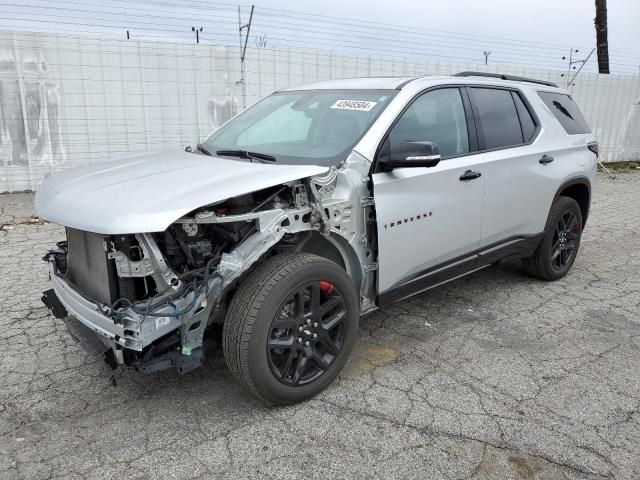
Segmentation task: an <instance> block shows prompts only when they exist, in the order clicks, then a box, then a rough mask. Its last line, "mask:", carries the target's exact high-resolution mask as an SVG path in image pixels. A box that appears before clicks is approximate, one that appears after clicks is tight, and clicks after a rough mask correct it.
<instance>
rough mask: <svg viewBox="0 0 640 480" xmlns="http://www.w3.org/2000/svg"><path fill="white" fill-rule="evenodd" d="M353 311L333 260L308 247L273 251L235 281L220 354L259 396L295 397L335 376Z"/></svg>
mask: <svg viewBox="0 0 640 480" xmlns="http://www.w3.org/2000/svg"><path fill="white" fill-rule="evenodd" d="M359 317H360V298H359V296H358V292H357V290H356V287H355V285H354V283H353V280H352V279H351V277H350V276H349V275H348V274H347V272H346V271H345V270H344V268H342V267H341V266H340V265H338V264H337V263H335V262H332V261H331V260H328V259H326V258H323V257H319V256H317V255H312V254H309V253H295V254H282V255H276V256H273V257H271V258H268V259H266V260H264V261H263V262H262V263H261V264H260V265H258V266H257V267H256V268H255V269H254V270H253V271H252V272H250V273H249V274H247V275H246V277H245V278H242V279H241V281H240V282H239V285H238V289H237V290H236V292H235V293H234V294H233V298H232V299H231V302H230V304H229V308H228V311H227V315H226V318H225V321H224V325H223V328H222V349H223V352H224V357H225V360H226V362H227V366H228V367H229V370H230V371H231V374H232V375H233V376H234V378H235V379H236V380H237V381H238V383H239V384H240V385H241V386H242V387H243V388H244V389H245V390H247V391H248V392H250V393H251V394H253V395H254V396H256V397H257V398H259V399H260V400H262V401H263V402H266V403H272V404H280V405H284V404H291V403H295V402H300V401H302V400H306V399H307V398H310V397H312V396H313V395H316V394H317V393H319V392H321V391H322V390H323V389H325V388H326V387H327V386H328V385H329V384H330V383H331V382H332V381H333V380H334V379H335V378H336V377H337V376H338V374H339V373H340V371H341V370H342V368H343V367H344V365H345V364H346V362H347V360H348V358H349V355H350V354H351V348H352V347H353V343H354V342H355V339H356V336H357V333H358V320H359Z"/></svg>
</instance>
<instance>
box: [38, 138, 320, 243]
mask: <svg viewBox="0 0 640 480" xmlns="http://www.w3.org/2000/svg"><path fill="white" fill-rule="evenodd" d="M327 170H328V168H327V167H319V166H317V165H271V164H263V163H250V162H248V161H246V160H240V159H233V158H218V157H209V156H207V155H203V154H200V153H189V152H185V151H184V150H182V149H174V150H164V151H157V152H145V153H142V154H138V155H132V156H129V157H125V158H123V159H120V160H116V161H112V162H105V163H100V164H96V165H91V166H88V167H83V168H77V169H73V170H70V171H68V172H64V173H60V174H58V175H54V176H52V177H50V178H48V179H47V180H45V181H44V183H43V184H42V185H41V186H40V188H39V189H38V191H37V193H36V200H35V204H36V211H37V213H38V215H39V216H40V217H41V218H44V219H46V220H49V221H51V222H54V223H58V224H60V225H64V226H67V227H72V228H77V229H79V230H87V231H89V232H95V233H104V234H118V233H140V232H161V231H164V230H166V228H167V227H168V226H169V225H171V224H172V223H173V222H174V221H175V220H177V219H178V218H180V217H181V216H183V215H185V214H187V213H189V212H190V211H192V210H194V209H196V208H198V207H202V206H204V205H208V204H211V203H215V202H219V201H222V200H226V199H228V198H230V197H236V196H238V195H243V194H245V193H249V192H253V191H257V190H261V189H263V188H267V187H270V186H273V185H281V184H283V183H287V182H291V181H294V180H298V179H300V178H306V177H310V176H312V175H318V174H321V173H324V172H326V171H327Z"/></svg>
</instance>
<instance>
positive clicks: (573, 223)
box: [522, 197, 582, 280]
mask: <svg viewBox="0 0 640 480" xmlns="http://www.w3.org/2000/svg"><path fill="white" fill-rule="evenodd" d="M581 237H582V210H581V209H580V205H578V202H576V201H575V200H574V199H573V198H570V197H559V198H558V199H557V200H556V201H555V202H554V203H553V205H551V210H550V212H549V217H548V218H547V223H546V225H545V229H544V235H543V237H542V240H541V242H540V244H539V245H538V248H537V249H536V251H535V253H534V254H533V256H531V257H529V258H524V259H522V267H523V268H524V270H525V272H527V273H528V274H529V275H531V276H533V277H537V278H540V279H542V280H558V279H560V278H562V277H564V276H565V275H566V274H567V273H568V272H569V270H570V269H571V267H572V266H573V262H574V261H575V259H576V257H577V255H578V250H579V248H580V240H581Z"/></svg>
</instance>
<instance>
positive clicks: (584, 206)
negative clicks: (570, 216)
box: [553, 177, 591, 230]
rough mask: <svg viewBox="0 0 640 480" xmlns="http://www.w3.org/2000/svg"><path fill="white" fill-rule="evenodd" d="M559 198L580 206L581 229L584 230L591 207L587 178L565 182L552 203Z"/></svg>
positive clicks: (589, 185)
mask: <svg viewBox="0 0 640 480" xmlns="http://www.w3.org/2000/svg"><path fill="white" fill-rule="evenodd" d="M559 197H569V198H573V199H574V200H575V201H576V202H577V203H578V205H579V206H580V212H581V213H582V229H583V230H584V227H585V225H586V224H587V218H588V216H589V207H590V205H591V181H590V180H589V179H588V178H587V177H576V178H572V179H570V180H567V181H566V182H564V183H563V184H562V185H560V188H559V189H558V191H557V193H556V196H555V197H554V199H553V202H554V203H555V201H556V200H557V199H558V198H559Z"/></svg>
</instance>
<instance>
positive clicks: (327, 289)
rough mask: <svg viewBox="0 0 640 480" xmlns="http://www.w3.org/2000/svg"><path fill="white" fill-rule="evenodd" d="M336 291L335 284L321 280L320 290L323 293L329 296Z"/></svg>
mask: <svg viewBox="0 0 640 480" xmlns="http://www.w3.org/2000/svg"><path fill="white" fill-rule="evenodd" d="M335 289H336V287H335V286H334V285H333V283H331V282H327V281H326V280H320V290H322V293H324V294H327V295H328V294H330V293H332V292H333V291H334V290H335Z"/></svg>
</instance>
